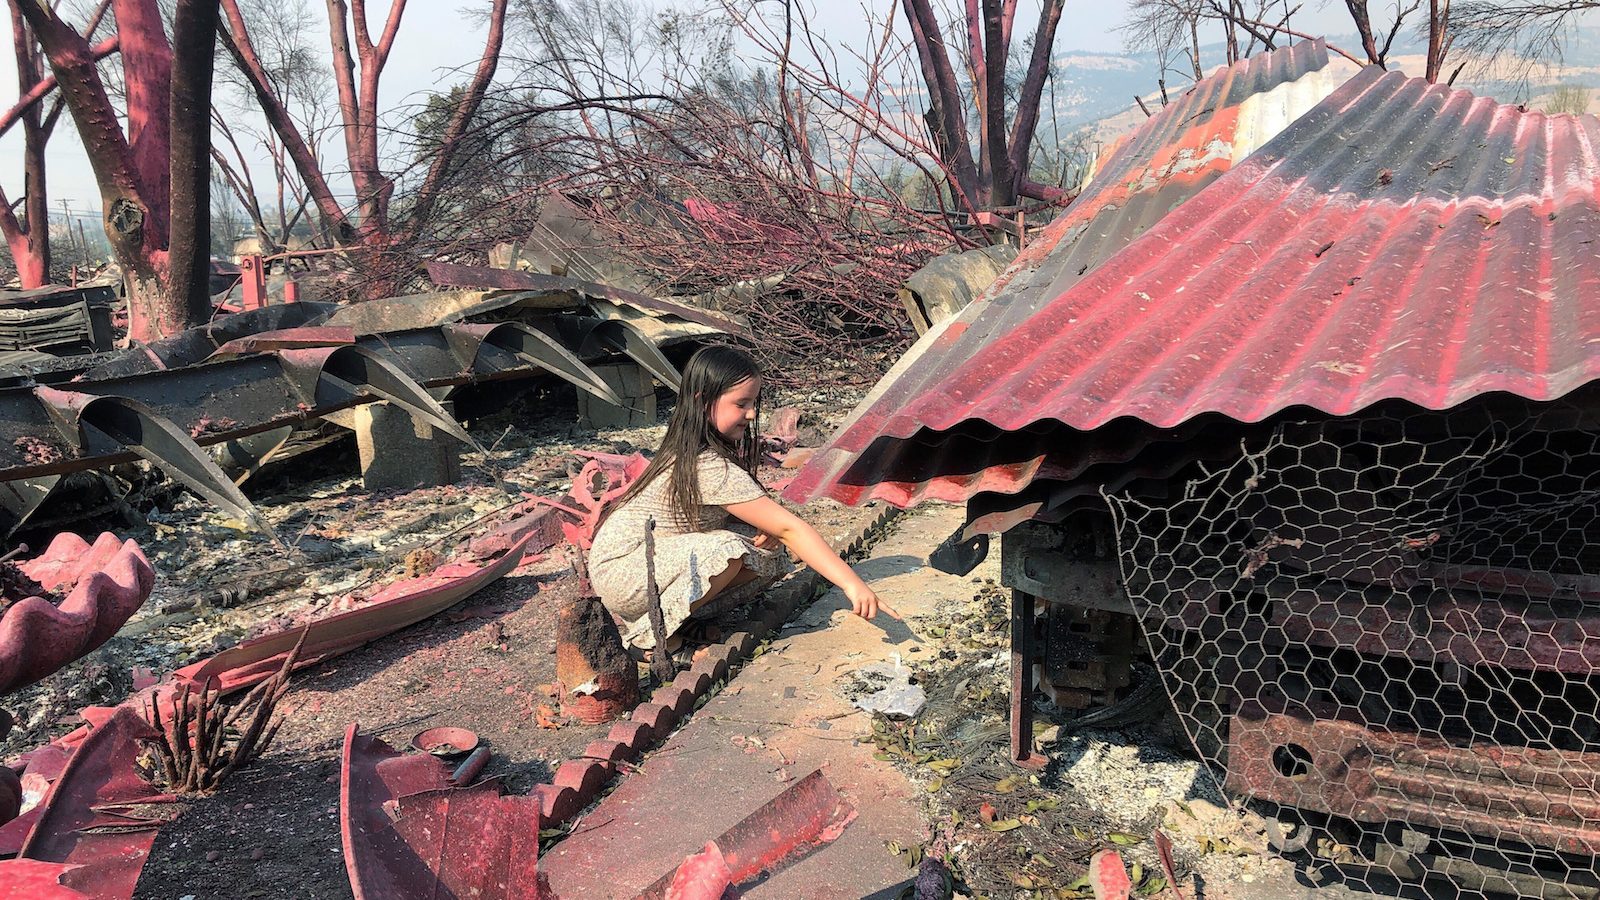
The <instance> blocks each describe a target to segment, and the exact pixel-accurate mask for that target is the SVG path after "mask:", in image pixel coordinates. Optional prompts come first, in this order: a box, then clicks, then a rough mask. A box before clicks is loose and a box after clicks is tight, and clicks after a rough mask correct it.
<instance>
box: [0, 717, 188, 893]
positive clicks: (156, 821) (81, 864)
mask: <svg viewBox="0 0 1600 900" xmlns="http://www.w3.org/2000/svg"><path fill="white" fill-rule="evenodd" d="M154 737H156V731H155V729H153V728H151V727H150V725H149V724H148V723H146V722H145V721H144V720H142V719H140V718H139V717H138V716H137V715H136V714H134V712H133V710H132V709H130V708H127V707H123V708H120V709H118V711H117V713H116V715H114V716H112V717H111V720H110V721H109V722H107V723H106V724H105V725H104V726H103V727H100V728H96V729H94V731H92V732H91V733H90V734H89V736H88V737H87V738H85V739H84V740H83V742H82V743H81V744H79V745H78V748H77V749H76V750H74V751H73V753H72V757H71V759H69V760H68V761H67V766H66V769H64V770H63V771H62V773H61V776H60V777H59V778H57V779H56V780H55V782H54V783H53V784H51V785H50V790H49V792H48V793H46V794H45V796H44V799H43V800H41V801H40V802H39V805H40V807H41V808H42V809H43V812H42V814H41V815H40V816H39V818H38V821H37V822H36V823H35V824H34V826H33V830H32V831H31V832H29V834H28V838H27V840H26V841H25V842H24V843H23V845H22V850H21V856H22V858H24V859H32V860H37V861H39V862H46V863H56V864H60V865H65V866H75V867H77V868H74V869H72V870H71V871H69V872H67V873H66V874H65V875H64V876H63V878H62V883H63V884H65V885H66V886H68V887H71V888H73V889H75V890H78V891H82V892H83V893H85V894H87V895H89V896H91V897H103V898H120V897H131V896H133V888H134V885H135V884H136V883H138V881H139V871H140V869H142V868H143V866H144V861H145V858H146V857H147V856H148V855H149V853H150V848H151V846H152V845H154V843H155V839H156V830H157V829H158V828H160V826H161V824H162V823H163V822H165V821H169V820H170V819H171V818H172V817H174V816H176V814H177V807H176V806H171V807H169V808H170V810H171V812H170V813H169V814H167V815H161V814H159V813H157V814H152V810H159V809H161V808H162V807H165V806H167V805H168V804H171V803H172V802H173V801H174V800H175V799H176V798H175V797H173V796H172V795H170V794H163V793H161V792H160V791H158V790H156V789H155V788H154V787H153V786H152V785H151V784H150V783H149V782H147V781H145V780H144V779H143V778H141V777H140V776H139V774H138V770H137V769H136V768H135V760H136V758H137V757H138V755H139V753H140V749H141V748H140V745H139V742H140V741H141V740H145V739H151V738H154Z"/></svg>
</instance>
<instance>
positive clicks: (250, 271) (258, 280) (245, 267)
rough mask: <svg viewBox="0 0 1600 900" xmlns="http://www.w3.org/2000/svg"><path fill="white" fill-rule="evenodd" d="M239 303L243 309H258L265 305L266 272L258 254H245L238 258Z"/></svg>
mask: <svg viewBox="0 0 1600 900" xmlns="http://www.w3.org/2000/svg"><path fill="white" fill-rule="evenodd" d="M239 285H240V291H241V292H242V293H241V297H240V305H241V306H243V307H244V308H245V309H260V308H262V307H263V306H266V305H267V273H266V266H265V265H263V264H262V261H261V257H259V256H246V257H243V258H242V259H240V260H239Z"/></svg>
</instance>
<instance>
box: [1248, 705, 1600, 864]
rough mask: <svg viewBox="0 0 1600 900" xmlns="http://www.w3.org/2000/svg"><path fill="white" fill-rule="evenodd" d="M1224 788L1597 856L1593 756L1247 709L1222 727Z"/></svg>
mask: <svg viewBox="0 0 1600 900" xmlns="http://www.w3.org/2000/svg"><path fill="white" fill-rule="evenodd" d="M1227 787H1228V789H1229V790H1230V791H1234V792H1236V793H1238V794H1241V795H1244V796H1249V797H1256V798H1260V799H1264V800H1270V801H1273V802H1275V803H1280V804H1283V805H1285V806H1292V807H1295V808H1298V809H1308V810H1314V811H1317V812H1322V813H1328V814H1331V815H1336V816H1342V817H1344V818H1347V819H1354V820H1355V821H1358V822H1369V823H1379V824H1381V823H1386V822H1406V823H1410V824H1414V825H1424V826H1430V827H1435V828H1444V829H1451V830H1456V831H1466V832H1468V833H1470V834H1476V835H1480V836H1482V837H1485V838H1490V839H1503V838H1511V839H1514V840H1519V841H1523V842H1525V843H1528V844H1532V845H1534V846H1539V847H1546V848H1549V849H1553V850H1557V851H1560V852H1564V853H1574V854H1583V855H1587V856H1593V855H1595V854H1600V754H1596V753H1580V752H1574V751H1565V750H1541V749H1535V748H1531V747H1507V746H1504V745H1502V744H1497V743H1473V744H1471V745H1467V746H1461V745H1455V744H1450V743H1446V742H1445V741H1443V740H1440V739H1437V738H1431V737H1426V736H1423V735H1418V734H1411V733H1405V732H1384V731H1378V730H1375V729H1369V728H1365V727H1363V726H1360V725H1357V724H1355V723H1352V722H1344V721H1338V720H1334V719H1325V718H1318V719H1315V720H1309V721H1308V720H1306V719H1302V718H1299V717H1296V716H1290V715H1283V714H1275V713H1268V712H1265V711H1263V710H1261V709H1259V708H1256V707H1247V708H1245V709H1242V710H1241V711H1240V712H1239V713H1238V714H1236V715H1234V716H1233V717H1232V719H1231V720H1230V722H1229V726H1228V773H1227Z"/></svg>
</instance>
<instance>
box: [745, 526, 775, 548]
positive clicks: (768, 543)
mask: <svg viewBox="0 0 1600 900" xmlns="http://www.w3.org/2000/svg"><path fill="white" fill-rule="evenodd" d="M751 543H753V544H755V547H756V549H757V550H771V549H773V548H775V547H777V546H778V544H779V541H778V539H777V538H775V537H773V536H772V535H770V534H767V533H766V532H765V531H759V532H756V539H755V540H754V541H752V542H751Z"/></svg>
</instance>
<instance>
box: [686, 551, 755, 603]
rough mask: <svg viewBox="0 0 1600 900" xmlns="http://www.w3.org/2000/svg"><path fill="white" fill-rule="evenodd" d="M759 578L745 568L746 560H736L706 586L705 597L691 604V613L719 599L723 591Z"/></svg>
mask: <svg viewBox="0 0 1600 900" xmlns="http://www.w3.org/2000/svg"><path fill="white" fill-rule="evenodd" d="M757 577H758V576H757V575H756V573H755V572H753V571H751V570H750V569H748V568H746V567H745V564H744V560H742V559H736V560H734V561H733V562H730V563H728V567H727V568H726V569H723V570H722V571H721V572H720V573H718V574H717V575H715V576H713V577H712V579H711V581H709V582H708V583H707V584H706V593H705V596H703V597H701V598H700V599H699V600H696V601H695V602H693V603H691V604H689V611H690V612H694V611H696V610H698V609H700V608H701V607H703V606H705V605H706V604H707V603H710V602H711V601H712V600H715V599H717V595H719V594H721V593H722V592H723V591H725V590H727V589H729V588H734V587H738V586H739V585H741V584H745V583H746V582H749V581H754V580H755V579H756V578H757Z"/></svg>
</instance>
